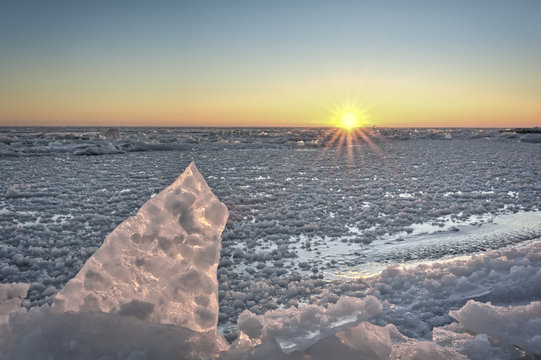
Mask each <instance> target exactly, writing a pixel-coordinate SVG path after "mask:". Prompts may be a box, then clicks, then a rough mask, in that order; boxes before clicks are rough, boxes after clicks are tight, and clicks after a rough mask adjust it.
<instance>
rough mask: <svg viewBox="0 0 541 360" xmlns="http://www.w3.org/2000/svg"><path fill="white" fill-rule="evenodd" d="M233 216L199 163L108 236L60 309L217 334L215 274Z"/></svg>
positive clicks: (58, 302) (62, 295)
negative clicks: (96, 313)
mask: <svg viewBox="0 0 541 360" xmlns="http://www.w3.org/2000/svg"><path fill="white" fill-rule="evenodd" d="M227 217H228V211H227V208H226V206H225V205H224V204H223V203H221V202H220V201H219V200H218V198H217V197H216V196H215V195H214V194H213V193H212V191H211V190H210V188H209V187H208V185H207V183H206V182H205V180H204V179H203V177H202V176H201V174H200V173H199V171H198V170H197V167H196V166H195V164H194V163H193V162H192V163H191V164H190V165H189V166H188V168H187V169H186V170H185V171H184V173H182V175H181V176H180V177H179V178H178V179H177V180H176V181H175V182H174V183H173V184H171V185H170V186H169V187H167V188H166V189H165V190H163V191H162V192H161V193H159V194H158V195H156V196H155V197H153V198H152V199H150V200H148V201H147V202H146V203H145V204H144V205H143V206H142V207H141V209H139V211H138V212H137V215H136V216H132V217H130V218H128V219H127V220H126V221H124V222H123V223H122V224H120V225H119V226H118V227H117V228H116V229H115V230H114V231H113V232H112V233H110V234H109V235H108V236H107V237H106V238H105V241H104V242H103V245H102V246H101V247H100V248H99V249H98V250H97V251H96V252H95V253H94V255H92V257H91V258H90V259H88V261H87V262H86V263H85V264H84V266H83V268H82V269H81V271H80V272H79V273H78V274H77V276H75V277H74V278H73V279H72V280H70V281H69V282H68V283H67V284H66V286H65V287H64V288H63V289H62V290H61V291H60V292H59V293H58V294H57V295H56V297H55V299H54V303H53V306H54V307H55V308H56V309H58V310H59V311H75V312H83V311H96V310H99V311H103V312H107V313H113V314H119V315H131V316H135V317H137V318H139V319H143V320H147V321H151V322H156V323H164V324H175V325H179V326H183V327H186V328H189V329H192V330H194V331H207V330H210V329H215V328H216V325H217V322H218V282H217V279H216V270H217V267H218V262H219V258H220V248H221V242H220V237H221V233H222V231H223V229H224V226H225V223H226V221H227Z"/></svg>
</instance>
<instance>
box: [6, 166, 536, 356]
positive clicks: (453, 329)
mask: <svg viewBox="0 0 541 360" xmlns="http://www.w3.org/2000/svg"><path fill="white" fill-rule="evenodd" d="M226 220H227V209H226V207H225V206H224V205H223V204H222V203H220V202H219V201H218V199H217V198H216V197H215V196H214V194H212V192H211V191H210V189H209V188H208V186H207V185H206V183H205V181H204V179H203V178H202V176H201V175H200V174H199V172H198V170H197V168H196V167H195V164H193V163H192V164H190V166H189V167H188V168H187V169H186V171H185V172H184V173H183V174H182V175H181V176H180V177H179V178H178V179H177V180H176V181H175V182H174V183H173V184H172V185H171V186H169V187H168V188H166V189H165V190H163V191H162V192H161V193H160V194H158V195H157V196H155V197H154V198H152V199H151V200H149V201H148V202H147V203H146V204H145V205H143V207H142V208H141V209H140V210H139V212H138V213H137V215H136V216H134V217H131V218H129V219H128V220H126V221H125V222H124V223H122V224H121V225H119V227H118V228H117V229H115V231H113V232H112V233H111V234H110V235H109V236H108V237H107V238H106V239H105V241H104V244H103V245H102V247H101V248H100V249H98V251H96V253H95V254H94V255H93V256H92V257H91V258H90V259H89V260H88V261H87V263H86V264H85V265H84V267H83V268H82V269H81V271H80V273H79V274H78V275H77V276H76V277H75V278H73V279H72V280H70V282H68V284H67V285H66V287H65V288H64V289H63V290H62V291H61V292H60V293H58V294H57V296H56V297H55V300H54V303H53V306H52V307H49V306H47V305H45V306H42V307H40V308H37V307H35V308H31V309H30V310H29V311H26V310H25V309H24V308H18V307H19V304H20V302H21V300H22V299H23V297H24V295H25V293H26V291H27V289H28V285H25V284H7V285H6V284H4V285H2V286H0V316H1V315H5V314H6V313H7V312H11V314H10V315H9V320H8V322H7V323H4V324H2V323H1V322H0V350H1V351H0V359H42V358H43V359H46V358H54V359H68V358H69V359H72V358H80V359H130V360H135V359H188V358H189V359H192V358H196V359H207V358H208V359H215V358H218V357H219V358H222V359H306V360H308V359H311V360H315V359H329V358H340V359H358V358H363V359H465V358H466V357H469V358H473V359H487V358H491V359H514V358H519V357H520V356H524V355H525V354H526V355H528V354H537V355H541V349H540V347H539V343H541V341H540V340H541V338H540V337H541V303H539V302H532V303H530V304H529V305H523V306H516V307H499V306H493V305H491V304H484V303H479V302H475V301H470V302H468V303H467V304H466V305H464V306H463V307H462V308H461V309H459V310H456V311H452V312H451V316H452V317H454V318H455V319H456V320H458V322H455V323H451V324H449V325H446V326H442V327H435V328H434V330H433V341H419V340H416V339H413V338H409V337H406V336H404V335H403V334H401V333H400V331H399V330H398V329H397V328H396V327H395V325H393V324H390V323H387V324H381V320H382V318H379V322H378V323H379V325H375V324H372V323H369V322H367V321H366V320H368V319H371V318H374V317H376V318H377V317H378V316H379V313H380V311H382V307H383V306H386V307H388V306H389V305H390V304H389V303H388V302H387V301H385V300H384V301H380V300H378V299H376V297H374V296H365V297H363V299H358V298H353V297H346V296H343V297H341V298H339V299H338V300H337V301H336V303H335V304H329V305H328V306H326V307H324V306H317V305H307V306H304V307H299V308H295V307H291V308H289V309H285V310H284V309H283V310H277V311H269V312H267V313H265V314H263V315H255V314H253V313H251V312H249V311H245V312H244V313H242V314H241V316H240V317H239V320H238V325H239V329H240V331H241V332H240V335H239V338H238V339H237V340H236V341H235V342H234V343H233V344H232V345H231V346H229V345H227V343H226V342H225V341H224V339H223V338H222V337H221V336H220V335H219V334H218V333H217V331H216V322H217V315H218V303H217V281H216V270H217V264H218V260H219V249H220V246H221V244H220V234H221V231H222V230H223V227H224V225H225V221H226ZM539 260H541V246H540V245H539V243H538V242H537V243H536V242H534V243H533V244H531V245H530V246H525V247H522V248H520V249H512V250H508V251H506V252H501V251H496V252H490V253H487V254H485V255H479V256H474V257H472V258H471V259H470V260H458V261H455V262H450V263H448V264H447V265H443V264H433V265H432V266H430V265H420V266H418V267H417V268H415V269H409V270H406V269H404V270H401V269H398V268H396V267H389V268H387V269H386V270H385V271H384V272H383V273H382V274H381V275H379V276H378V277H376V279H375V280H374V284H375V285H374V287H373V288H372V287H370V288H369V290H371V291H374V294H376V295H379V294H381V293H382V292H385V291H387V292H389V291H391V290H392V292H393V293H395V295H396V298H393V297H390V298H388V300H393V302H394V303H399V301H400V298H403V299H404V300H406V302H410V303H411V306H412V307H415V306H423V304H424V298H427V297H433V296H435V295H438V294H439V293H442V294H440V295H443V296H445V297H448V296H449V295H450V294H449V293H448V292H447V291H442V289H444V288H449V289H448V290H449V291H454V290H453V289H455V288H456V289H458V290H460V291H459V292H460V293H462V294H464V293H469V292H470V291H471V286H465V285H464V284H463V283H464V281H461V280H460V279H458V280H457V279H453V278H452V277H453V276H456V277H459V276H462V275H464V276H465V275H468V276H469V278H472V277H473V276H474V275H475V276H477V277H479V276H480V275H479V274H481V273H483V272H487V273H490V274H492V276H491V278H493V279H500V280H502V281H500V282H501V286H503V287H505V286H507V285H509V284H507V283H506V281H507V280H514V281H516V282H518V283H519V285H520V284H522V285H520V286H526V285H528V286H527V287H528V288H529V290H528V291H526V292H525V293H524V294H531V292H532V291H534V292H535V291H536V289H538V288H539V284H540V283H541V281H540V280H541V270H539V268H538V266H537V267H536V264H538V262H539ZM445 266H447V269H448V270H449V271H446V270H445ZM536 269H537V270H536ZM445 272H449V274H447V276H443V273H445ZM500 273H501V274H500ZM504 273H505V274H507V275H504ZM423 274H424V275H423ZM453 274H456V275H453ZM417 275H419V276H420V277H422V278H423V279H424V282H428V283H429V285H430V287H424V285H423V286H420V287H419V289H421V290H422V289H424V290H422V291H421V293H417V294H414V293H411V291H409V290H408V291H405V290H400V289H402V288H403V286H402V285H405V284H407V283H411V282H415V281H414V279H415V277H416V276H417ZM440 275H441V276H440ZM525 275H526V276H528V277H529V279H528V283H527V284H526V283H524V281H523V280H524V279H523V276H525ZM450 277H451V278H450ZM470 280H472V281H473V280H475V279H473V278H472V279H470ZM503 280H505V281H503ZM378 284H379V285H378ZM384 285H387V286H386V287H385V286H384ZM455 285H456V286H455ZM466 285H467V284H466ZM430 289H431V290H430ZM456 289H455V290H456ZM498 291H499V292H500V294H501V293H502V289H500V290H498ZM498 291H496V292H498ZM399 293H402V295H401V296H400V295H399ZM478 295H479V294H474V295H471V294H469V295H468V296H476V297H478ZM412 298H416V299H417V300H415V301H414V300H412ZM460 298H462V299H463V296H462V295H461V296H460ZM499 299H503V297H502V296H500V297H499ZM436 300H437V299H436ZM444 303H445V302H443V303H439V304H440V305H441V304H444ZM453 304H456V303H454V302H453ZM440 305H438V306H440ZM17 308H18V309H17ZM447 309H449V307H447ZM13 310H15V311H13ZM404 315H407V314H404ZM410 320H411V319H410ZM404 321H408V319H406V320H404ZM382 325H384V326H382ZM517 347H518V348H517Z"/></svg>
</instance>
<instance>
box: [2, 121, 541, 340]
mask: <svg viewBox="0 0 541 360" xmlns="http://www.w3.org/2000/svg"><path fill="white" fill-rule="evenodd" d="M333 131H334V130H332V129H152V128H145V129H143V128H129V129H120V131H119V132H117V131H114V130H109V131H107V130H106V129H81V128H75V129H50V128H49V129H48V128H18V129H7V128H4V129H0V166H1V168H2V171H1V172H0V194H2V196H0V230H1V231H0V283H8V282H26V283H31V284H32V285H31V287H30V289H29V295H28V298H27V300H26V301H25V303H24V305H25V306H27V307H31V306H36V305H40V304H43V303H45V302H48V301H50V298H51V296H52V295H54V294H55V293H56V292H57V291H58V290H59V289H61V288H62V287H63V286H64V284H65V283H66V282H67V281H68V280H69V279H70V278H72V277H73V276H74V275H75V274H76V273H77V272H78V271H79V269H80V268H81V266H82V264H83V263H84V262H85V260H86V259H87V258H88V257H89V256H90V255H92V253H93V252H94V251H95V250H96V249H97V248H98V247H99V246H100V245H101V242H102V241H103V239H104V238H105V236H106V235H107V234H108V233H109V232H111V231H112V230H113V229H114V228H115V227H116V226H117V225H118V224H119V223H121V222H122V221H123V220H125V219H126V218H127V217H128V216H130V215H133V214H134V213H135V212H136V211H137V209H138V208H139V207H140V206H141V205H142V204H143V203H144V202H145V201H146V200H148V199H149V198H150V197H151V196H153V195H154V194H156V193H158V192H160V191H161V190H162V189H163V188H164V187H166V186H167V185H169V184H170V183H171V182H172V181H173V180H174V179H175V178H176V177H177V176H178V175H179V174H180V173H181V172H182V171H183V170H184V168H186V166H187V165H188V164H189V163H190V162H191V161H195V163H196V164H197V167H198V168H199V170H200V171H201V173H202V174H203V176H204V177H205V179H206V180H207V182H208V184H209V186H210V187H211V189H212V190H213V191H214V193H215V194H216V195H217V196H218V198H219V199H220V200H221V201H223V202H224V203H225V204H226V205H227V207H228V209H229V212H230V217H229V220H228V223H227V226H226V229H225V231H224V233H223V237H222V244H223V248H222V252H221V260H220V266H219V269H218V281H219V284H220V285H219V286H220V287H219V288H220V293H219V297H220V324H221V326H222V327H223V329H226V332H227V331H229V330H228V329H229V328H230V327H231V328H234V326H233V325H232V324H235V323H236V318H237V316H238V315H239V314H240V313H241V312H242V311H243V310H245V309H249V310H251V311H252V312H254V313H257V314H260V313H263V312H264V311H266V310H268V309H273V308H282V307H287V306H289V305H291V304H299V303H303V302H308V301H313V299H314V298H320V299H321V298H325V297H327V298H329V296H330V298H331V299H332V296H334V295H333V294H330V295H329V294H328V292H329V291H331V292H332V293H336V294H343V293H348V294H349V293H355V292H356V291H357V292H358V291H359V287H358V284H359V281H361V282H362V281H364V280H363V279H365V278H369V277H370V275H372V274H375V273H379V272H380V271H381V270H383V269H384V268H385V267H386V266H387V265H391V264H399V265H415V264H419V263H427V262H431V261H434V260H441V259H446V260H449V259H454V258H460V257H463V256H465V255H470V254H475V253H480V252H484V251H487V250H491V249H500V248H505V247H508V246H511V245H518V244H525V243H528V242H531V241H532V240H534V239H536V238H538V237H540V236H541V212H539V205H540V204H541V180H540V179H541V144H539V143H538V142H539V140H540V139H539V137H538V135H539V134H521V133H520V132H519V133H516V132H513V131H503V132H500V131H498V130H486V129H485V130H478V129H446V130H438V129H436V130H430V129H422V130H415V129H369V130H367V131H366V134H367V136H368V138H369V140H370V141H368V142H367V141H365V140H363V139H358V140H356V141H352V142H351V144H350V145H348V144H347V142H344V143H343V144H342V145H341V146H338V145H337V144H336V143H335V144H333V145H332V146H328V145H329V143H330V139H332V136H333ZM349 279H357V282H356V284H357V285H356V286H357V287H354V289H352V288H351V283H350V282H349ZM292 284H293V285H292ZM459 305H460V304H459V303H457V306H459ZM460 306H461V305H460ZM402 326H404V327H407V324H406V325H402ZM232 331H234V330H232ZM412 331H414V330H412ZM415 331H416V330H415ZM416 334H417V333H416ZM419 334H420V336H422V335H423V334H424V333H423V332H422V331H421V332H420V333H418V334H417V335H419Z"/></svg>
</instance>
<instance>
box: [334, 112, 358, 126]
mask: <svg viewBox="0 0 541 360" xmlns="http://www.w3.org/2000/svg"><path fill="white" fill-rule="evenodd" d="M339 125H340V127H341V128H342V129H346V130H351V129H354V128H356V127H357V126H359V119H358V118H357V115H355V114H354V113H352V112H347V113H345V114H343V115H342V117H341V118H340V124H339Z"/></svg>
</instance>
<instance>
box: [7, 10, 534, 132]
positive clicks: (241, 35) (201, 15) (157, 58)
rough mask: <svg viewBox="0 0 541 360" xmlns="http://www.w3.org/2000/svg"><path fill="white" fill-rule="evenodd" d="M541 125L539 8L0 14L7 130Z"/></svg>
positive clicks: (120, 11)
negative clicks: (345, 119) (342, 123)
mask: <svg viewBox="0 0 541 360" xmlns="http://www.w3.org/2000/svg"><path fill="white" fill-rule="evenodd" d="M348 102H349V103H355V104H356V107H357V108H358V109H361V110H362V111H364V112H365V113H366V114H368V115H367V118H366V119H365V120H364V121H365V124H366V125H377V126H482V127H510V126H541V1H538V0H531V1H522V0H513V1H499V0H486V1H476V0H449V1H446V0H427V1H407V0H397V1H386V0H379V1H361V0H359V1H318V0H306V1H297V0H289V1H263V0H251V1H245V2H244V1H189V2H181V1H150V0H149V1H112V0H111V1H99V0H88V1H76V0H70V1H49V0H36V1H24V0H15V1H11V0H2V1H1V2H0V125H4V126H13V125H96V126H97V125H104V126H109V125H165V126H306V125H307V126H320V125H328V124H329V121H330V118H331V115H332V114H333V112H336V111H337V109H341V107H342V106H343V104H345V103H348Z"/></svg>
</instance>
